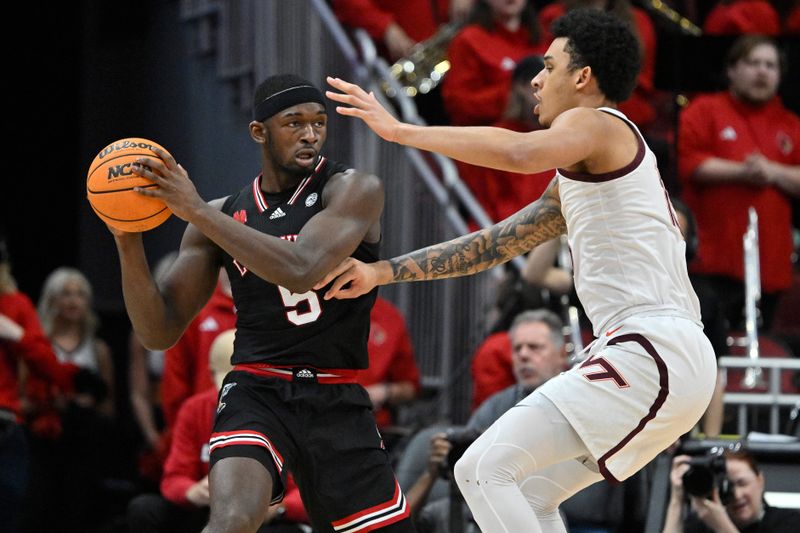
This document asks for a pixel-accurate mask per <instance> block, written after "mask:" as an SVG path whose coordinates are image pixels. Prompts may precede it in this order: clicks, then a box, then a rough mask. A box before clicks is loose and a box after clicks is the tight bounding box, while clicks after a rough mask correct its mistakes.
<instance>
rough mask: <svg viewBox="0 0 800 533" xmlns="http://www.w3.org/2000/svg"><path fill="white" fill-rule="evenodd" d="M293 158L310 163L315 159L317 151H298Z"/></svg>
mask: <svg viewBox="0 0 800 533" xmlns="http://www.w3.org/2000/svg"><path fill="white" fill-rule="evenodd" d="M295 158H296V159H298V160H299V161H303V162H311V161H314V160H316V159H317V151H316V150H311V149H303V150H298V152H297V153H296V154H295Z"/></svg>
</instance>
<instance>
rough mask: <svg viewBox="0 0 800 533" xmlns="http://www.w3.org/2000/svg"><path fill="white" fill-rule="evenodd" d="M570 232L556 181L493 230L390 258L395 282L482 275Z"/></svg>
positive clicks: (478, 232) (482, 231) (489, 229)
mask: <svg viewBox="0 0 800 533" xmlns="http://www.w3.org/2000/svg"><path fill="white" fill-rule="evenodd" d="M566 230H567V225H566V222H565V221H564V217H563V216H562V215H561V201H560V199H559V196H558V181H557V178H556V179H553V181H552V182H551V183H550V186H549V187H548V189H547V190H546V191H545V192H544V194H542V196H541V198H539V199H538V200H537V201H535V202H533V203H532V204H530V205H529V206H527V207H525V208H524V209H522V210H520V211H519V212H517V213H516V214H514V215H512V216H510V217H509V218H507V219H506V220H504V221H502V222H499V223H497V224H495V225H494V226H492V227H490V228H486V229H482V230H480V231H476V232H474V233H471V234H469V235H465V236H463V237H458V238H456V239H453V240H451V241H448V242H445V243H441V244H434V245H432V246H428V247H427V248H422V249H420V250H417V251H414V252H410V253H408V254H405V255H402V256H400V257H395V258H394V259H390V260H389V264H390V265H391V267H392V272H393V278H392V280H393V281H421V280H429V279H439V278H451V277H457V276H466V275H470V274H475V273H478V272H482V271H484V270H487V269H489V268H492V267H494V266H497V265H499V264H502V263H505V262H506V261H509V260H511V259H512V258H514V257H516V256H518V255H522V254H524V253H527V252H529V251H530V250H532V249H533V248H534V247H535V246H537V245H538V244H541V243H543V242H546V241H549V240H550V239H553V238H555V237H558V236H559V235H562V234H563V233H565V232H566Z"/></svg>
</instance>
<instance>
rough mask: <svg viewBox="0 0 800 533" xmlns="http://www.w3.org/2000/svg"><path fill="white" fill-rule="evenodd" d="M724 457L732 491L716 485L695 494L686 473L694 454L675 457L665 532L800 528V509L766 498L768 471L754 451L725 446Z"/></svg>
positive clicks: (775, 532)
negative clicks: (776, 504) (689, 490)
mask: <svg viewBox="0 0 800 533" xmlns="http://www.w3.org/2000/svg"><path fill="white" fill-rule="evenodd" d="M723 457H724V458H725V471H726V475H727V481H728V484H729V486H730V492H729V493H723V494H720V490H719V487H714V488H713V490H712V492H711V493H710V494H707V495H705V496H698V495H691V494H688V493H687V491H686V490H685V487H684V482H683V476H684V474H685V473H686V472H687V471H688V470H689V460H690V459H691V458H690V457H689V456H688V455H678V456H676V457H674V458H673V460H672V472H671V473H670V482H671V486H672V492H671V493H670V498H669V506H668V507H667V516H666V519H665V522H664V529H663V532H664V533H684V532H685V533H704V532H715V533H722V532H727V531H731V532H734V531H741V532H754V533H755V532H764V533H790V532H796V531H800V512H798V511H797V510H794V509H780V508H777V507H772V506H770V505H768V504H767V502H766V501H765V500H764V474H763V473H762V472H761V470H760V469H759V466H758V464H757V463H756V461H755V459H754V458H753V456H752V455H750V453H748V452H747V451H745V450H738V451H732V450H725V452H724V454H723ZM687 506H688V508H689V509H688V511H689V512H688V515H687V513H686V511H687Z"/></svg>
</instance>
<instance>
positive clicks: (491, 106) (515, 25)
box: [442, 0, 549, 126]
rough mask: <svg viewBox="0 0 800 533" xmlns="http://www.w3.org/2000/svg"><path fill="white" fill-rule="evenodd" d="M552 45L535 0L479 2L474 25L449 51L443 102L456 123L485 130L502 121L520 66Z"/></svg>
mask: <svg viewBox="0 0 800 533" xmlns="http://www.w3.org/2000/svg"><path fill="white" fill-rule="evenodd" d="M548 44H549V43H547V42H545V41H544V39H543V35H542V31H541V29H540V27H539V23H538V21H537V19H536V12H535V10H534V7H533V4H532V2H530V1H529V0H476V2H475V7H474V9H473V12H472V14H471V15H470V18H469V24H467V25H466V26H464V27H463V28H461V30H460V31H459V32H458V34H456V36H455V37H454V38H453V40H452V41H451V42H450V46H449V48H448V50H447V56H448V59H449V60H450V70H449V71H448V72H447V75H446V76H445V78H444V81H443V82H442V99H443V101H444V105H445V109H446V110H447V114H448V116H449V117H450V122H451V123H452V124H455V125H458V126H480V125H488V124H492V123H494V122H495V121H497V120H499V119H500V117H501V116H502V114H503V111H504V110H505V109H506V107H507V105H508V98H509V94H510V91H509V89H510V86H511V75H512V72H513V70H514V67H515V66H516V64H517V62H518V61H519V60H521V59H522V58H523V57H526V56H528V55H532V54H542V53H543V52H544V51H545V50H547V45H548Z"/></svg>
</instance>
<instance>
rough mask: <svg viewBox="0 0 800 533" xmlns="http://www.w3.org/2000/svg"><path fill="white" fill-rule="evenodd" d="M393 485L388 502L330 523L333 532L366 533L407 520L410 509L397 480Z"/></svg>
mask: <svg viewBox="0 0 800 533" xmlns="http://www.w3.org/2000/svg"><path fill="white" fill-rule="evenodd" d="M394 484H395V489H394V495H393V496H392V498H391V499H390V500H389V501H386V502H384V503H379V504H378V505H375V506H373V507H370V508H369V509H364V510H363V511H359V512H357V513H353V514H351V515H350V516H346V517H344V518H342V519H341V520H337V521H335V522H331V525H332V526H333V530H334V531H335V532H336V533H367V532H368V531H373V530H375V529H380V528H383V527H386V526H388V525H389V524H394V523H395V522H399V521H400V520H403V519H405V518H408V516H409V512H410V509H409V508H408V505H407V504H406V498H405V496H403V491H401V490H400V485H399V484H398V483H397V480H395V482H394Z"/></svg>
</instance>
